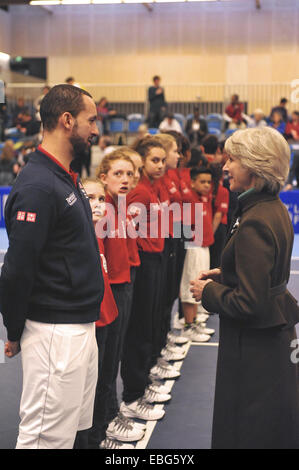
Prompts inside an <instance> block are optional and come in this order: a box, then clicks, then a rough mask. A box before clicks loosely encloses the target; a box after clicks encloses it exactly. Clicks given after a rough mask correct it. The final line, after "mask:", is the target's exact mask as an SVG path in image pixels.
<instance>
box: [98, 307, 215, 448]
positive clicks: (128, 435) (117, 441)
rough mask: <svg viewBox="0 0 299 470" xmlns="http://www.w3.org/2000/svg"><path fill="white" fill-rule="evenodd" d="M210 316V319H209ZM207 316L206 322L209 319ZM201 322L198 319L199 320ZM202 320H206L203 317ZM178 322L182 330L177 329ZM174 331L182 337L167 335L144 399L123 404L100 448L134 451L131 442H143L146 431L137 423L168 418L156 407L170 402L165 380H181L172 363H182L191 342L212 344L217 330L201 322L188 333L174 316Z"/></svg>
mask: <svg viewBox="0 0 299 470" xmlns="http://www.w3.org/2000/svg"><path fill="white" fill-rule="evenodd" d="M207 317H208V316H207ZM207 317H206V316H205V317H204V320H205V321H206V320H207ZM197 320H198V318H197ZM200 320H203V317H201V318H200ZM178 322H179V327H178ZM173 326H174V328H175V329H179V330H182V331H181V334H179V335H177V334H175V333H172V332H170V333H168V336H167V339H168V342H167V345H166V346H165V348H163V350H162V351H161V357H160V358H159V359H158V361H157V363H156V365H155V366H154V367H153V368H152V369H151V371H150V376H149V380H150V384H149V385H148V387H147V389H146V391H145V394H144V396H143V397H141V398H139V399H138V400H136V401H134V402H133V403H129V404H126V403H125V402H122V403H121V405H120V411H119V413H118V415H117V417H116V418H114V420H113V421H111V423H110V424H109V426H108V428H107V431H106V439H105V440H104V441H102V442H101V444H100V448H101V449H134V448H135V446H134V445H133V444H128V443H130V442H137V441H140V440H141V439H143V437H144V435H145V431H146V424H143V423H140V422H137V421H135V420H136V419H139V420H143V421H157V420H159V419H161V418H163V416H164V415H165V410H164V409H162V408H157V407H155V404H157V403H166V402H168V401H169V400H170V399H171V395H170V393H169V388H168V387H167V385H166V384H165V382H164V381H165V380H174V379H177V378H178V377H180V375H181V373H180V372H179V370H178V369H177V368H176V367H175V366H174V365H173V364H171V363H170V362H172V361H181V360H183V359H184V358H185V357H186V355H187V352H188V349H189V344H190V341H192V342H193V341H197V342H206V341H209V340H210V338H211V335H212V334H213V333H214V330H212V329H208V328H206V325H203V324H202V323H199V324H198V325H196V326H192V327H191V328H189V329H188V330H192V331H187V329H186V328H184V320H183V322H182V321H181V320H179V319H178V315H177V318H176V317H175V319H174V325H173Z"/></svg>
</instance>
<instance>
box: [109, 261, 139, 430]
mask: <svg viewBox="0 0 299 470" xmlns="http://www.w3.org/2000/svg"><path fill="white" fill-rule="evenodd" d="M130 274H131V282H130V283H129V284H124V288H123V289H119V287H116V286H113V285H112V286H111V288H112V292H113V295H114V299H115V302H116V304H117V307H118V312H120V313H119V314H121V318H120V326H119V340H118V349H117V359H116V361H115V369H114V376H113V383H112V386H111V398H110V400H109V411H108V423H110V421H112V420H113V419H114V418H115V417H116V416H117V414H118V411H119V403H118V399H117V386H116V382H117V376H118V372H119V366H120V363H121V360H122V356H123V348H124V342H125V337H126V333H127V329H128V325H129V320H130V315H131V310H132V301H133V293H134V284H135V277H136V268H135V267H132V268H131V273H130Z"/></svg>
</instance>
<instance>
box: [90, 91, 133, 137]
mask: <svg viewBox="0 0 299 470" xmlns="http://www.w3.org/2000/svg"><path fill="white" fill-rule="evenodd" d="M97 113H98V120H99V121H102V123H103V133H104V134H105V135H107V134H108V133H109V128H108V121H109V119H113V118H120V119H127V116H126V115H125V114H121V113H118V112H117V111H116V110H115V109H113V108H112V107H111V106H110V105H109V102H108V100H107V98H106V97H105V96H103V97H102V98H101V99H100V101H99V102H98V104H97Z"/></svg>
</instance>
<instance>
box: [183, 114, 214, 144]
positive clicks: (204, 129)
mask: <svg viewBox="0 0 299 470" xmlns="http://www.w3.org/2000/svg"><path fill="white" fill-rule="evenodd" d="M185 131H186V134H187V136H188V138H189V140H190V143H191V144H192V146H196V145H198V144H200V141H201V139H202V138H203V137H204V136H205V135H206V134H207V133H208V126H207V123H206V120H205V119H202V118H201V117H200V115H199V108H198V107H197V106H196V107H195V108H194V110H193V117H192V118H190V119H188V120H187V123H186V127H185Z"/></svg>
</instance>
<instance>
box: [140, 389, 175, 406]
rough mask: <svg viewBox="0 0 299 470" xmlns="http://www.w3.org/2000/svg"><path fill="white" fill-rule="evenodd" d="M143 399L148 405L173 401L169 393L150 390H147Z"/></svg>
mask: <svg viewBox="0 0 299 470" xmlns="http://www.w3.org/2000/svg"><path fill="white" fill-rule="evenodd" d="M143 397H144V399H145V400H146V401H147V402H148V403H165V402H166V401H169V400H170V399H171V395H170V394H169V393H158V392H155V391H154V390H151V389H150V388H147V389H146V390H145V394H144V396H143Z"/></svg>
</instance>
